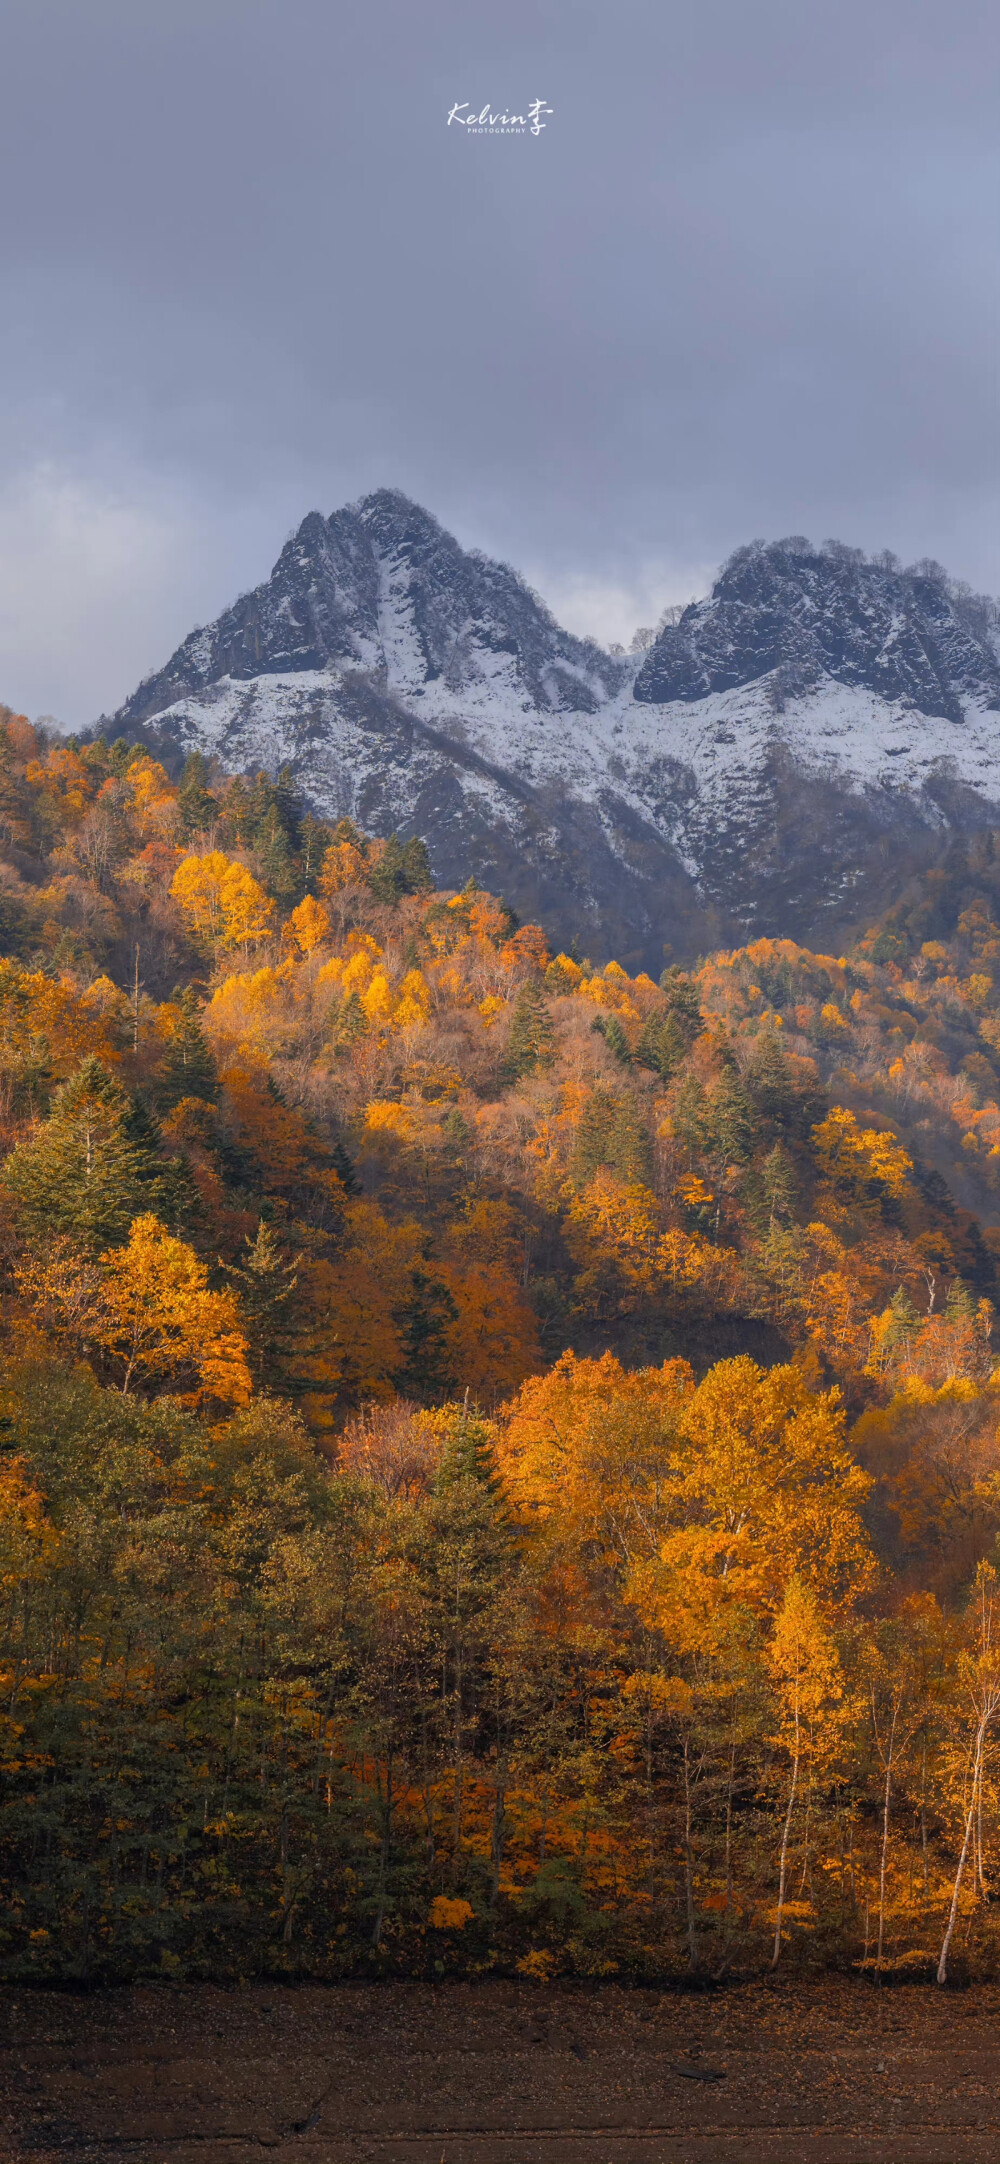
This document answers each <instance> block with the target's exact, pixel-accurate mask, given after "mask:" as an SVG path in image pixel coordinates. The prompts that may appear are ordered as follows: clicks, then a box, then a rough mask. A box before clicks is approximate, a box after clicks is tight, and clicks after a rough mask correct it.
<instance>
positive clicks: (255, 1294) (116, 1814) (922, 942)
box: [0, 708, 1000, 1982]
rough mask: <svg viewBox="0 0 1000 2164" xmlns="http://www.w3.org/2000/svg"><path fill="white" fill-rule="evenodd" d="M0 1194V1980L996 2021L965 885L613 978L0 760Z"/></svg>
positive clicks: (988, 1308) (994, 996) (998, 1745)
mask: <svg viewBox="0 0 1000 2164" xmlns="http://www.w3.org/2000/svg"><path fill="white" fill-rule="evenodd" d="M665 931H666V932H669V927H665ZM0 1158H2V1162H0V1594H2V1611H0V1632H2V1646H0V1678H2V1702H0V1747H2V1770H0V1878H2V1922H0V1964H2V1970H3V1973H4V1974H5V1975H6V1976H8V1977H15V1978H24V1979H32V1980H37V1981H46V1980H63V1981H73V1980H80V1981H88V1980H92V1981H102V1980H107V1981H112V1980H116V1979H124V1978H129V1977H136V1976H148V1975H158V1976H165V1977H172V1976H180V1977H199V1976H201V1977H216V1978H221V1979H228V1978H235V1977H244V1978H247V1977H254V1976H259V1975H279V1976H280V1975H287V1976H289V1977H294V1976H308V1977H313V1978H318V1979H326V1978H331V1979H332V1978H337V1977H344V1976H368V1975H372V1976H379V1975H384V1974H396V1975H411V1976H415V1977H424V1976H426V1977H431V1978H433V1977H440V1976H444V1975H449V1974H455V1973H458V1972H462V1973H464V1974H471V1975H476V1974H484V1973H487V1972H491V1971H493V1972H497V1973H499V1974H513V1973H517V1974H520V1975H521V1976H524V1977H528V1978H531V1977H535V1978H538V1979H543V1980H544V1979H547V1978H549V1977H554V1976H559V1975H567V1976H574V1977H582V1978H600V1977H608V1976H616V1977H619V1978H636V1979H640V1980H656V1979H665V1978H668V1977H676V1976H681V1975H685V1976H689V1977H692V1978H698V1979H710V1978H714V1979H721V1978H723V1977H725V1976H727V1975H730V1974H759V1973H762V1972H764V1971H768V1970H770V1969H772V1968H780V1969H781V1970H782V1971H786V1970H789V1969H792V1970H794V1969H795V1968H800V1969H801V1968H802V1966H803V1965H810V1966H812V1967H816V1966H820V1965H826V1966H835V1967H839V1968H843V1969H845V1970H849V1971H851V1970H853V1971H855V1972H860V1973H863V1974H867V1975H869V1976H871V1977H872V1978H874V1979H876V1980H885V1981H889V1980H891V1978H892V1977H894V1976H898V1975H901V1974H902V1975H907V1974H909V1975H914V1976H924V1975H926V1976H934V1975H937V1976H938V1978H939V1980H941V1981H942V1982H943V1981H945V1980H946V1979H949V1978H951V1979H954V1978H955V1977H956V1976H960V1975H962V1974H971V1975H976V1974H987V1973H992V1974H995V1973H996V1971H997V1967H998V1962H1000V1932H998V1927H997V1921H996V1918H997V1904H996V1901H995V1898H994V1896H995V1892H996V1875H997V1870H998V1844H1000V1755H998V1754H1000V1734H998V1729H1000V1344H998V1343H997V1342H995V1338H994V1326H995V1315H996V1309H997V1307H998V1306H1000V1285H998V1270H1000V837H997V836H994V835H992V834H989V833H986V834H983V835H982V836H980V837H979V838H978V839H976V840H973V841H969V842H967V843H965V844H959V843H955V844H954V845H953V846H952V847H951V850H950V852H949V853H948V854H947V856H945V857H944V858H943V859H942V861H941V862H940V864H939V865H938V866H937V868H936V869H933V870H930V871H927V872H925V873H924V874H923V875H921V876H920V877H915V878H913V879H912V880H911V881H910V882H909V884H908V886H907V888H906V891H905V893H903V894H902V895H901V896H900V898H899V900H898V902H897V904H896V906H895V907H894V908H893V909H892V910H891V911H890V912H889V914H888V915H886V916H883V917H882V918H880V919H879V921H877V922H875V923H873V924H871V925H870V926H869V927H868V928H867V929H866V930H865V931H864V932H863V935H862V936H860V937H858V938H857V939H855V940H854V941H853V942H852V943H851V944H850V946H849V949H848V951H847V952H846V953H843V954H838V955H826V954H818V953H813V952H811V951H808V950H806V949H804V948H802V947H799V946H797V945H795V944H794V943H793V942H791V941H789V940H759V941H756V942H755V943H753V944H750V945H748V946H746V947H744V948H742V949H739V950H737V951H731V952H725V953H716V954H713V955H711V956H710V957H708V958H703V959H702V960H701V961H699V962H698V963H697V964H694V965H692V966H690V967H687V968H684V967H681V966H679V965H678V964H677V963H676V962H675V961H674V960H673V959H672V956H671V952H670V950H669V948H665V954H664V969H663V972H662V974H661V976H660V978H659V981H653V979H652V978H651V977H648V976H638V977H630V976H629V975H628V974H627V973H626V972H625V971H624V970H623V969H622V968H621V967H619V966H618V964H617V963H616V962H614V961H608V962H605V963H602V964H600V965H598V964H595V963H594V962H592V961H591V960H590V959H589V958H588V957H587V956H586V955H584V954H582V953H579V952H576V951H574V952H572V953H570V954H566V953H554V952H553V951H552V949H551V947H550V944H549V942H548V940H547V938H546V932H545V927H544V926H538V925H531V924H518V923H517V921H516V919H515V917H514V916H513V914H512V912H511V911H510V910H509V909H508V908H507V907H506V905H505V904H504V902H503V900H502V898H500V897H498V896H495V895H491V894H489V893H486V892H483V891H481V890H480V889H479V888H477V886H476V883H475V879H474V878H473V877H471V876H470V878H469V880H468V882H467V884H466V885H465V886H464V887H463V888H462V889H461V891H458V892H452V891H439V890H437V889H436V888H435V886H434V884H433V881H432V877H431V872H430V867H429V863H428V857H427V852H426V850H425V849H424V847H423V845H422V844H421V842H420V841H419V840H418V839H408V840H406V839H403V840H401V839H400V838H398V837H396V836H392V837H390V838H389V839H387V840H386V839H375V838H373V837H371V836H368V835H365V834H363V833H361V832H360V831H358V830H357V829H356V828H355V827H354V826H353V825H352V824H351V822H350V821H349V820H341V821H340V822H339V823H337V822H326V823H324V822H323V821H321V820H319V819H317V818H315V817H314V816H313V815H312V814H311V813H310V812H309V811H308V810H307V809H306V808H305V806H304V805H303V803H302V802H301V801H300V800H299V798H298V797H297V794H296V791H295V788H294V786H293V784H292V781H291V779H290V777H289V776H288V775H287V774H280V775H279V776H278V777H277V779H269V778H268V777H267V776H266V775H263V774H261V775H258V776H257V777H256V779H252V778H245V777H244V778H240V777H230V776H226V775H224V774H222V773H221V772H218V771H216V770H214V769H213V768H212V767H210V766H209V765H207V764H206V762H205V761H204V759H202V758H201V757H199V756H197V755H196V756H193V757H192V758H190V759H189V760H188V762H187V764H186V766H185V767H184V769H183V772H182V773H179V774H178V775H176V776H175V777H173V778H172V777H171V776H170V775H168V773H167V772H166V771H165V769H164V768H163V767H162V766H161V765H160V764H158V763H157V762H156V761H155V760H154V759H153V758H152V757H151V756H150V755H149V753H148V752H147V751H146V750H145V749H144V748H143V747H142V746H141V745H139V744H129V743H127V742H125V741H124V740H121V741H118V742H116V743H113V744H110V745H109V744H108V743H107V742H105V741H104V740H103V739H99V740H97V741H92V742H77V741H75V740H72V739H70V740H64V739H62V738H56V737H55V736H52V737H51V738H49V737H47V736H46V734H45V732H44V730H42V729H40V728H33V727H32V726H31V725H30V724H29V723H28V722H27V721H25V720H24V719H23V718H22V717H20V716H17V715H15V714H12V713H11V712H9V710H7V709H6V708H2V709H0Z"/></svg>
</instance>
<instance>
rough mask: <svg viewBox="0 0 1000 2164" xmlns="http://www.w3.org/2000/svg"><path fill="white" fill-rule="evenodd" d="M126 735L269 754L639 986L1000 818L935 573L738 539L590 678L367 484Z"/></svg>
mask: <svg viewBox="0 0 1000 2164" xmlns="http://www.w3.org/2000/svg"><path fill="white" fill-rule="evenodd" d="M137 725H138V726H141V729H142V734H143V736H144V737H145V738H146V740H147V741H149V742H150V743H151V744H152V745H154V747H155V748H157V749H159V750H160V752H161V753H162V754H163V755H164V756H166V757H168V758H171V757H173V758H175V759H176V758H179V757H180V756H182V755H183V754H184V753H185V752H187V751H190V750H193V749H200V750H204V751H206V752H214V753H217V754H218V756H219V758H220V760H221V761H222V763H223V765H224V766H226V767H228V768H230V769H234V770H243V769H257V768H260V767H264V768H267V769H268V770H270V771H272V772H274V771H276V769H277V768H278V767H279V766H281V765H284V764H286V763H287V764H288V765H290V766H291V767H292V769H293V771H294V773H295V775H296V777H297V779H298V781H299V784H300V786H301V787H302V789H303V791H304V792H305V793H306V794H307V795H308V797H309V798H310V800H311V801H312V802H313V804H314V805H315V807H316V809H317V810H318V811H320V812H322V813H323V814H325V815H327V816H331V815H332V816H342V815H344V814H350V815H351V816H352V817H353V818H355V819H356V820H357V821H358V822H359V824H360V825H362V826H364V827H366V828H368V829H369V830H370V831H375V832H383V833H387V832H389V831H391V829H392V828H398V829H399V830H400V831H401V832H403V833H412V832H419V833H421V834H422V835H423V836H424V837H425V839H426V840H427V842H428V846H429V848H430V852H431V860H432V863H433V865H434V869H435V872H436V874H437V877H438V878H439V879H440V880H441V881H443V882H444V883H446V884H461V883H462V882H463V881H464V879H465V878H466V877H467V875H468V873H469V871H470V870H472V871H473V872H474V873H475V875H476V877H477V878H479V879H480V880H481V881H482V882H483V883H484V884H485V885H492V886H493V887H499V888H500V889H501V890H502V891H503V892H504V893H505V894H506V895H507V897H508V899H509V900H510V901H511V902H512V903H513V905H514V907H515V908H517V909H518V910H519V912H520V913H521V914H522V916H528V915H530V916H532V917H539V918H541V919H542V920H543V921H544V922H546V923H547V925H548V926H549V927H550V930H551V931H552V934H553V936H554V937H556V938H558V939H561V940H563V941H564V942H568V941H569V939H571V938H572V937H573V936H574V935H575V936H576V937H578V938H579V939H580V940H581V942H582V943H583V944H585V945H587V946H589V948H590V950H591V952H592V953H593V954H594V956H595V958H598V957H602V956H604V955H607V954H611V953H616V954H618V955H619V957H620V958H621V959H622V960H623V961H624V960H627V959H628V960H631V961H632V962H633V963H637V962H639V961H640V960H641V961H642V962H643V963H644V964H645V966H646V967H648V968H652V967H656V968H659V967H661V966H662V958H663V950H664V945H665V943H667V942H669V943H670V945H671V946H672V947H673V949H674V950H675V951H676V952H678V953H684V952H686V951H689V950H690V949H692V948H697V947H702V948H704V947H705V946H706V945H707V944H711V943H715V944H717V943H719V941H721V940H726V939H735V938H739V937H743V936H745V935H746V934H747V933H765V932H779V933H780V932H785V933H788V934H789V935H791V936H797V937H809V936H815V934H816V933H817V932H818V931H819V930H820V929H821V928H822V929H827V930H829V932H830V936H834V932H835V928H836V927H837V926H838V925H844V926H846V925H847V924H849V923H850V922H851V921H854V920H855V919H856V918H857V916H858V915H859V913H861V914H864V912H865V911H866V910H870V909H873V908H874V907H876V906H880V903H881V895H882V891H883V888H885V891H886V892H888V891H890V885H888V884H887V882H889V883H891V882H895V883H896V884H897V885H898V882H899V878H900V876H901V873H905V867H906V863H907V861H913V862H914V863H916V862H918V861H926V860H927V856H928V852H933V851H934V850H935V849H936V848H940V846H941V843H942V840H943V839H945V838H946V837H947V835H948V834H950V833H953V832H954V831H955V830H956V829H959V830H961V829H964V828H968V827H970V826H973V825H976V824H982V823H984V822H986V821H989V822H990V823H992V822H993V821H996V823H998V824H1000V811H998V809H997V807H998V806H1000V661H998V658H997V647H996V640H995V633H994V629H993V626H992V624H991V620H990V616H989V610H988V605H986V604H984V603H982V602H979V601H977V600H976V598H975V597H973V596H971V595H969V594H966V593H965V592H964V591H963V590H961V589H956V588H953V587H951V586H950V585H949V583H948V581H947V580H946V579H945V578H944V575H943V573H940V572H939V571H938V569H937V567H934V566H927V567H920V568H919V569H918V571H916V572H913V573H906V572H902V571H900V570H899V568H898V566H896V565H894V564H893V563H892V561H891V560H887V559H881V560H877V561H876V562H868V561H867V560H866V559H865V558H863V557H862V555H861V553H860V551H856V550H849V549H844V548H834V547H827V548H825V549H823V550H821V551H816V550H813V549H811V548H810V547H809V544H808V543H805V542H798V541H794V542H785V543H776V544H773V545H771V546H769V547H765V546H764V545H763V544H760V543H756V544H754V545H753V546H752V547H750V548H748V549H742V550H739V551H738V552H737V554H736V556H734V557H733V558H732V559H731V560H730V562H729V563H728V564H727V565H726V566H725V568H724V570H723V572H722V574H721V576H720V578H719V580H718V581H717V583H716V586H715V588H714V590H713V593H712V595H711V597H710V598H709V600H708V601H705V602H701V603H698V604H695V605H693V606H692V607H691V608H689V609H688V610H686V611H685V614H684V616H683V618H682V619H681V621H680V623H679V624H677V625H671V626H668V627H667V628H666V629H665V630H663V631H662V632H661V633H660V635H659V637H658V638H657V640H656V641H655V643H654V645H653V646H652V647H651V648H650V649H649V650H648V652H647V653H646V654H645V655H639V656H637V657H633V658H631V659H630V660H623V659H614V658H613V657H612V656H610V655H608V654H606V653H604V652H603V651H602V650H601V649H600V648H599V647H597V646H596V645H593V644H591V643H590V642H588V641H585V640H580V639H574V638H572V637H571V636H570V635H569V634H568V633H566V632H563V631H562V630H560V628H559V627H558V625H557V624H556V623H555V622H554V621H553V619H552V617H551V616H550V615H549V613H548V611H547V610H546V609H545V608H544V606H543V604H542V603H540V602H539V601H538V599H537V598H536V596H535V595H534V594H532V592H531V591H530V589H529V588H528V587H527V586H526V585H525V584H524V582H523V581H522V580H521V579H520V578H519V577H518V575H517V573H516V572H514V571H512V570H511V569H510V568H509V567H508V566H506V565H503V564H497V563H493V562H491V561H490V560H489V559H488V558H486V557H483V556H480V555H478V554H477V553H474V552H471V553H470V552H466V551H464V550H462V549H461V548H460V546H459V544H458V543H457V542H456V541H455V540H454V539H453V538H452V537H451V535H449V534H447V533H445V532H444V530H443V529H442V528H441V527H440V526H439V525H438V524H437V522H436V520H434V519H433V518H431V517H430V516H429V514H428V513H427V512H425V511H423V510H421V509H420V507H419V506H418V505H416V504H413V503H410V502H409V501H408V499H407V498H406V497H404V496H400V495H398V494H397V493H395V492H393V491H388V490H381V491H379V492H378V493H377V494H376V495H373V496H369V497H367V498H365V499H364V501H363V502H362V503H360V504H358V505H355V506H351V507H348V508H347V509H346V510H342V511H339V512H335V513H334V515H333V517H332V518H330V519H326V520H324V519H323V518H322V517H321V516H320V514H319V513H315V512H314V513H311V514H310V516H309V517H308V518H307V519H305V520H304V521H303V524H302V526H301V527H300V529H299V532H298V533H297V534H296V536H295V537H294V539H293V540H292V541H290V542H288V543H287V544H286V546H285V548H284V549H283V550H282V553H281V556H280V557H279V559H278V562H277V564H276V566H275V569H274V571H273V573H272V575H271V578H270V579H269V580H268V581H266V582H265V583H264V585H262V586H260V587H258V588H257V589H256V591H255V592H254V593H252V594H249V595H246V596H244V597H243V599H242V600H240V601H238V602H237V603H236V604H235V605H234V607H233V608H232V609H229V610H227V611H226V612H225V614H224V615H223V616H222V617H220V618H219V620H218V622H217V623H216V624H214V625H212V626H210V627H208V628H207V629H203V630H199V631H197V632H195V633H193V634H192V635H191V637H190V638H189V639H188V640H186V641H185V643H184V645H183V646H181V647H180V648H179V649H178V651H177V653H176V654H175V655H174V656H173V657H172V659H171V661H170V662H168V664H167V666H166V668H165V669H164V670H163V671H162V672H161V674H160V675H158V676H156V677H153V678H151V679H149V680H148V681H147V682H146V683H145V684H142V685H140V687H139V689H138V691H137V692H136V693H135V694H134V695H133V697H132V698H131V699H130V700H128V701H127V703H126V705H125V706H124V707H122V708H121V710H120V712H119V713H118V714H117V715H116V716H115V717H114V723H113V727H114V728H115V729H116V730H120V729H123V728H124V729H129V728H131V729H133V730H134V729H135V728H136V727H137Z"/></svg>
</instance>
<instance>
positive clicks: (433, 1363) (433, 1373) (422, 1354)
mask: <svg viewBox="0 0 1000 2164" xmlns="http://www.w3.org/2000/svg"><path fill="white" fill-rule="evenodd" d="M457 1317H458V1309H457V1308H456V1306H455V1302H454V1300H453V1299H452V1296H451V1294H450V1292H449V1290H448V1287H447V1285H444V1284H442V1283H441V1281H440V1279H438V1278H434V1277H432V1276H431V1275H430V1274H429V1272H428V1271H426V1270H413V1271H411V1273H410V1290H409V1296H408V1298H407V1300H406V1301H405V1302H404V1304H403V1306H402V1307H401V1308H400V1310H399V1323H400V1331H401V1336H402V1341H403V1365H402V1368H401V1370H400V1374H399V1377H398V1383H399V1389H400V1393H401V1395H402V1396H403V1397H413V1398H417V1399H418V1400H419V1402H420V1403H421V1404H422V1405H432V1404H434V1402H435V1401H436V1400H440V1399H441V1398H443V1397H446V1396H447V1394H448V1391H449V1390H450V1389H452V1388H453V1387H454V1381H455V1377H454V1375H453V1373H452V1367H451V1356H450V1354H449V1350H448V1330H449V1328H450V1326H451V1324H452V1323H454V1322H455V1321H456V1320H457Z"/></svg>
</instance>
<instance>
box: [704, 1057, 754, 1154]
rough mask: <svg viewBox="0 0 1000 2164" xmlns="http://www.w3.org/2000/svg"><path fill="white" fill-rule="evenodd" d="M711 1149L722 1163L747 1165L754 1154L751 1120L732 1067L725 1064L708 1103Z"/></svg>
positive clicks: (744, 1095)
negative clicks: (724, 1068) (723, 1071)
mask: <svg viewBox="0 0 1000 2164" xmlns="http://www.w3.org/2000/svg"><path fill="white" fill-rule="evenodd" d="M708 1119H709V1128H710V1133H711V1142H712V1149H713V1152H714V1154H715V1155H716V1156H717V1157H718V1158H719V1159H720V1161H721V1163H722V1164H723V1165H747V1164H749V1162H750V1159H751V1157H752V1155H753V1146H754V1122H753V1113H752V1111H751V1108H750V1103H749V1099H748V1097H747V1094H746V1091H745V1090H744V1089H743V1087H742V1085H741V1083H740V1080H739V1077H738V1075H737V1073H736V1071H735V1068H727V1069H726V1071H725V1073H724V1074H723V1076H722V1079H721V1081H719V1082H718V1083H717V1084H716V1087H715V1089H714V1090H713V1091H712V1095H711V1098H710V1100H709V1105H708Z"/></svg>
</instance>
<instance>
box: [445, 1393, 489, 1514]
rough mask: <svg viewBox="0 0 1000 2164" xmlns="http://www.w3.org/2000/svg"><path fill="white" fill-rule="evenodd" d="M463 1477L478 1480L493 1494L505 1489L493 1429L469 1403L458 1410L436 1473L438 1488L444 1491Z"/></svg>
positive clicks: (463, 1478)
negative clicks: (498, 1467)
mask: <svg viewBox="0 0 1000 2164" xmlns="http://www.w3.org/2000/svg"><path fill="white" fill-rule="evenodd" d="M460 1480H475V1481H478V1483H479V1486H480V1487H481V1488H485V1489H486V1491H487V1493H488V1494H490V1495H493V1496H499V1495H500V1493H501V1484H500V1477H499V1474H498V1472H497V1467H496V1454H495V1451H494V1446H493V1434H492V1430H491V1429H490V1427H489V1426H488V1424H487V1422H486V1421H485V1420H483V1419H481V1418H480V1416H479V1414H478V1413H477V1412H472V1413H470V1411H469V1408H468V1404H465V1405H463V1406H462V1407H461V1408H460V1410H459V1411H458V1412H457V1413H456V1415H455V1418H454V1421H453V1422H452V1425H451V1427H450V1429H449V1432H448V1436H447V1440H446V1442H445V1446H444V1449H443V1451H442V1453H441V1459H440V1463H439V1465H438V1469H437V1473H436V1475H435V1480H434V1487H435V1491H436V1492H437V1494H439V1495H441V1494H443V1493H444V1491H445V1490H446V1489H447V1488H453V1487H454V1486H455V1485H456V1483H457V1482H458V1481H460Z"/></svg>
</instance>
